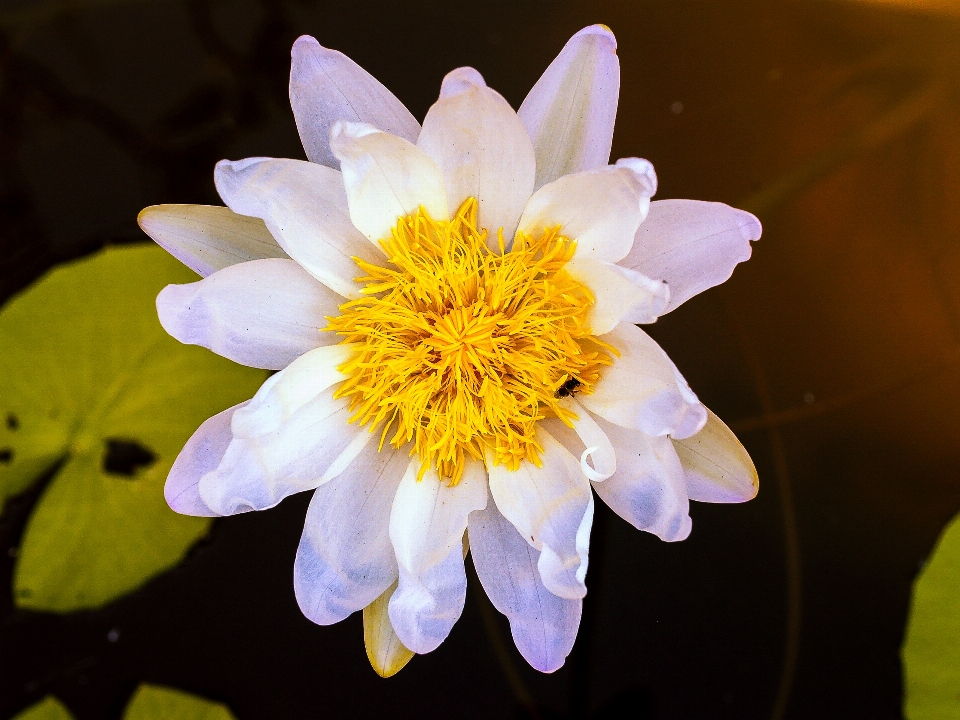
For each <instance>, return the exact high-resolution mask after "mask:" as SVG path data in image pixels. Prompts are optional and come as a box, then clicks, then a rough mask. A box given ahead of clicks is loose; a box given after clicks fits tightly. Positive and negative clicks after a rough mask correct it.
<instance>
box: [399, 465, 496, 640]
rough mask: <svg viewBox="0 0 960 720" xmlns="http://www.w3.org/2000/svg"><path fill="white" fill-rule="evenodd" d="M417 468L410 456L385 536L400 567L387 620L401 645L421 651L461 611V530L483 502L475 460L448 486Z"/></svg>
mask: <svg viewBox="0 0 960 720" xmlns="http://www.w3.org/2000/svg"><path fill="white" fill-rule="evenodd" d="M419 468H420V459H419V457H414V458H413V460H412V461H411V462H410V465H409V467H408V468H407V472H406V474H405V475H404V477H403V480H401V481H400V488H399V490H398V491H397V495H396V498H395V499H394V501H393V510H392V511H391V513H390V540H391V541H392V542H393V548H394V550H395V552H396V555H397V565H399V567H400V583H399V585H398V586H397V590H396V592H394V593H393V597H391V598H390V622H391V623H393V628H394V630H395V631H396V633H397V637H399V638H400V641H401V642H402V643H403V644H404V645H405V646H407V647H408V648H410V649H411V650H413V651H414V652H416V653H427V652H430V651H431V650H434V649H436V648H437V646H438V645H440V643H442V642H443V641H444V640H445V639H446V637H447V635H449V634H450V630H451V629H452V628H453V624H454V623H455V622H456V621H457V619H458V618H459V617H460V613H462V612H463V604H464V602H465V600H466V596H467V576H466V573H465V572H464V569H463V534H464V531H465V530H466V528H467V516H468V515H469V514H470V513H471V512H472V511H474V510H479V509H481V508H483V507H485V506H486V504H487V486H486V483H485V482H484V480H485V475H486V472H485V470H484V468H483V464H482V463H479V462H476V461H470V462H469V463H468V464H467V467H466V468H465V469H464V473H463V477H462V478H461V479H460V482H459V483H458V484H457V485H455V486H453V487H448V486H447V484H446V483H445V482H442V481H441V480H440V477H439V475H437V472H436V471H435V470H433V469H430V470H428V471H427V472H426V473H425V474H424V476H423V479H422V480H419V481H418V480H417V471H418V470H419Z"/></svg>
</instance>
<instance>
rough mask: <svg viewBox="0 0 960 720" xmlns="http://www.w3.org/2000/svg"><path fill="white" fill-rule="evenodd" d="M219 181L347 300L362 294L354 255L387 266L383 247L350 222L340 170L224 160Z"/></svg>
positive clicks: (226, 196) (234, 204) (239, 206)
mask: <svg viewBox="0 0 960 720" xmlns="http://www.w3.org/2000/svg"><path fill="white" fill-rule="evenodd" d="M214 181H215V183H216V185H217V192H219V193H220V197H222V198H223V201H224V202H225V203H227V205H229V206H230V208H231V209H232V210H234V211H235V212H238V213H241V214H242V215H251V216H253V217H258V218H262V219H263V221H264V222H265V223H266V225H267V227H268V228H269V229H270V232H271V233H273V236H274V237H275V238H276V239H277V242H278V243H280V245H281V247H283V249H284V250H285V251H286V252H287V254H288V255H290V257H291V258H293V259H294V260H296V261H297V262H298V263H300V265H302V266H303V268H304V269H305V270H306V271H307V272H308V273H310V274H311V275H313V276H314V277H315V278H316V279H317V280H319V281H320V282H322V283H323V284H324V285H326V286H327V287H329V288H330V289H331V290H333V291H334V292H336V293H339V294H340V295H343V296H344V297H359V295H360V286H359V285H358V284H357V283H356V282H355V278H356V277H357V276H358V275H359V274H360V272H359V269H358V268H357V264H356V262H354V260H353V258H354V257H359V258H361V259H363V260H366V261H367V262H371V263H382V262H383V253H382V252H381V251H380V250H379V248H377V247H375V246H374V245H373V244H372V243H370V242H369V241H368V240H367V239H366V238H364V237H363V235H361V234H360V232H359V231H358V230H357V229H356V228H355V227H354V226H353V223H351V222H350V211H349V208H348V206H347V193H346V190H344V187H343V176H342V175H341V174H340V173H339V172H338V171H336V170H333V169H331V168H328V167H324V166H323V165H317V164H316V163H309V162H304V161H303V160H282V159H280V160H278V159H273V158H246V159H245V160H237V161H236V162H230V161H228V160H221V161H220V162H219V163H217V167H216V170H215V171H214Z"/></svg>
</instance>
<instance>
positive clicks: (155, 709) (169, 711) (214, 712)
mask: <svg viewBox="0 0 960 720" xmlns="http://www.w3.org/2000/svg"><path fill="white" fill-rule="evenodd" d="M13 720H73V715H71V714H70V712H69V711H68V710H67V709H66V708H65V707H64V706H63V705H61V704H60V701H59V700H57V699H56V698H54V697H47V698H44V699H43V700H41V701H40V702H38V703H37V704H36V705H34V706H33V707H29V708H27V709H26V710H24V711H23V712H22V713H20V714H19V715H17V716H16V717H15V718H13ZM123 720H233V715H232V714H231V712H230V710H229V709H228V708H227V707H226V705H221V704H220V703H215V702H210V701H209V700H204V699H203V698H199V697H197V696H195V695H190V694H188V693H185V692H180V691H179V690H171V689H170V688H165V687H159V686H157V685H146V684H144V685H141V686H140V687H138V688H137V691H136V692H135V693H134V694H133V697H132V698H131V699H130V704H129V705H127V709H126V710H124V713H123Z"/></svg>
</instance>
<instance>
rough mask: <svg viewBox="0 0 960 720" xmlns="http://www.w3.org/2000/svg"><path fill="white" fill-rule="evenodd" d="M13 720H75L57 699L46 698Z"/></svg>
mask: <svg viewBox="0 0 960 720" xmlns="http://www.w3.org/2000/svg"><path fill="white" fill-rule="evenodd" d="M13 720H73V715H71V714H70V711H69V710H67V709H66V708H65V707H64V706H63V704H62V703H61V702H60V701H59V700H57V699H56V698H55V697H52V696H51V697H46V698H44V699H43V700H41V701H40V702H38V703H37V704H36V705H33V706H31V707H28V708H27V709H26V710H24V711H23V712H22V713H19V714H18V715H17V716H16V717H15V718H14V719H13Z"/></svg>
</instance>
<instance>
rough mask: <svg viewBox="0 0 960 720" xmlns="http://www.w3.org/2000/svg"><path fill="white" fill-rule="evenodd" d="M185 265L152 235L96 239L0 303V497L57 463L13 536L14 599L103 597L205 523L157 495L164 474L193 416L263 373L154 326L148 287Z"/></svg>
mask: <svg viewBox="0 0 960 720" xmlns="http://www.w3.org/2000/svg"><path fill="white" fill-rule="evenodd" d="M196 279H197V278H196V275H194V274H193V273H192V272H191V271H190V270H188V269H186V268H184V267H183V266H182V265H180V263H178V262H177V261H176V260H174V259H173V258H172V257H170V256H169V255H167V254H166V253H165V252H164V251H163V250H161V249H160V248H157V247H155V246H153V245H142V246H128V247H124V248H115V249H107V250H104V251H102V252H100V253H98V254H97V255H95V256H93V257H91V258H89V259H85V260H81V261H79V262H76V263H71V264H68V265H64V266H62V267H59V268H56V269H54V270H53V271H52V272H50V273H49V274H48V275H47V276H46V277H44V278H42V279H41V280H40V281H39V282H38V283H36V284H35V285H34V286H32V287H31V288H29V289H28V290H27V291H26V292H24V293H23V294H21V295H19V296H18V297H16V298H14V299H13V300H12V301H11V302H10V303H9V304H8V305H7V306H6V307H4V308H3V309H2V310H0V501H2V499H3V498H4V497H8V496H10V495H13V494H16V493H18V492H21V491H22V490H23V489H25V488H26V487H28V486H29V485H30V483H32V482H34V481H35V480H36V479H37V478H38V476H40V475H41V474H43V473H44V472H46V471H49V470H50V469H52V468H53V467H55V466H57V464H58V463H60V465H59V469H58V470H57V472H56V474H55V476H54V477H53V479H52V481H51V482H50V484H49V486H48V487H47V488H46V490H45V491H44V493H43V495H42V496H41V498H40V500H39V501H38V503H37V507H36V508H35V510H34V513H33V515H32V517H31V518H30V520H29V522H28V524H27V528H26V531H25V533H24V537H23V540H22V543H21V547H20V553H19V556H18V560H17V565H16V568H15V571H14V598H15V601H16V603H17V605H19V606H20V607H24V608H29V609H35V610H54V611H60V612H66V611H71V610H78V609H82V608H92V607H98V606H100V605H103V604H104V603H106V602H109V601H110V600H113V599H115V598H117V597H118V596H120V595H123V594H124V593H127V592H130V591H131V590H134V589H135V588H137V587H138V586H140V585H141V584H143V583H144V582H145V581H146V580H148V579H149V578H151V577H153V576H154V575H156V574H157V573H160V572H162V571H163V570H166V569H168V568H170V567H172V566H173V565H175V564H176V563H177V562H179V561H180V559H181V558H182V557H183V556H184V554H185V553H186V551H187V550H188V549H189V548H190V546H191V545H192V544H193V543H194V542H195V541H196V540H197V539H199V538H200V537H201V536H202V535H203V534H204V533H205V532H206V530H207V528H208V527H209V523H210V521H209V519H205V518H191V517H184V516H181V515H177V514H176V513H174V512H173V511H172V510H170V509H169V508H168V507H167V505H166V503H165V502H164V499H163V483H164V480H165V479H166V475H167V472H168V471H169V469H170V466H171V465H172V464H173V461H174V459H175V458H176V456H177V453H178V452H179V451H180V448H181V447H182V446H183V445H184V443H185V442H186V441H187V439H188V438H189V437H190V435H191V433H192V432H193V431H194V430H195V429H196V428H197V427H198V426H199V425H200V423H201V422H203V421H204V420H205V419H206V418H208V417H209V416H211V415H214V414H216V413H218V412H220V411H221V410H223V409H225V408H227V407H230V406H231V405H235V404H237V403H238V402H241V401H243V400H245V399H248V398H249V397H250V396H251V395H253V393H254V392H255V391H256V389H257V387H258V386H259V385H260V383H262V382H263V380H264V378H265V377H266V374H265V373H264V372H263V371H261V370H252V369H250V368H245V367H241V366H239V365H236V364H234V363H232V362H230V361H228V360H224V359H223V358H220V357H218V356H216V355H214V354H213V353H211V352H209V351H207V350H205V349H203V348H199V347H194V346H186V345H181V344H180V343H178V342H177V341H176V340H174V339H172V338H170V337H169V336H168V335H167V334H166V333H165V332H164V331H163V329H162V328H161V327H160V323H159V321H158V320H157V314H156V306H155V298H156V295H157V293H158V292H159V291H160V289H161V288H163V287H164V286H165V285H167V284H168V283H183V282H191V281H194V280H196ZM4 458H5V460H4Z"/></svg>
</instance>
